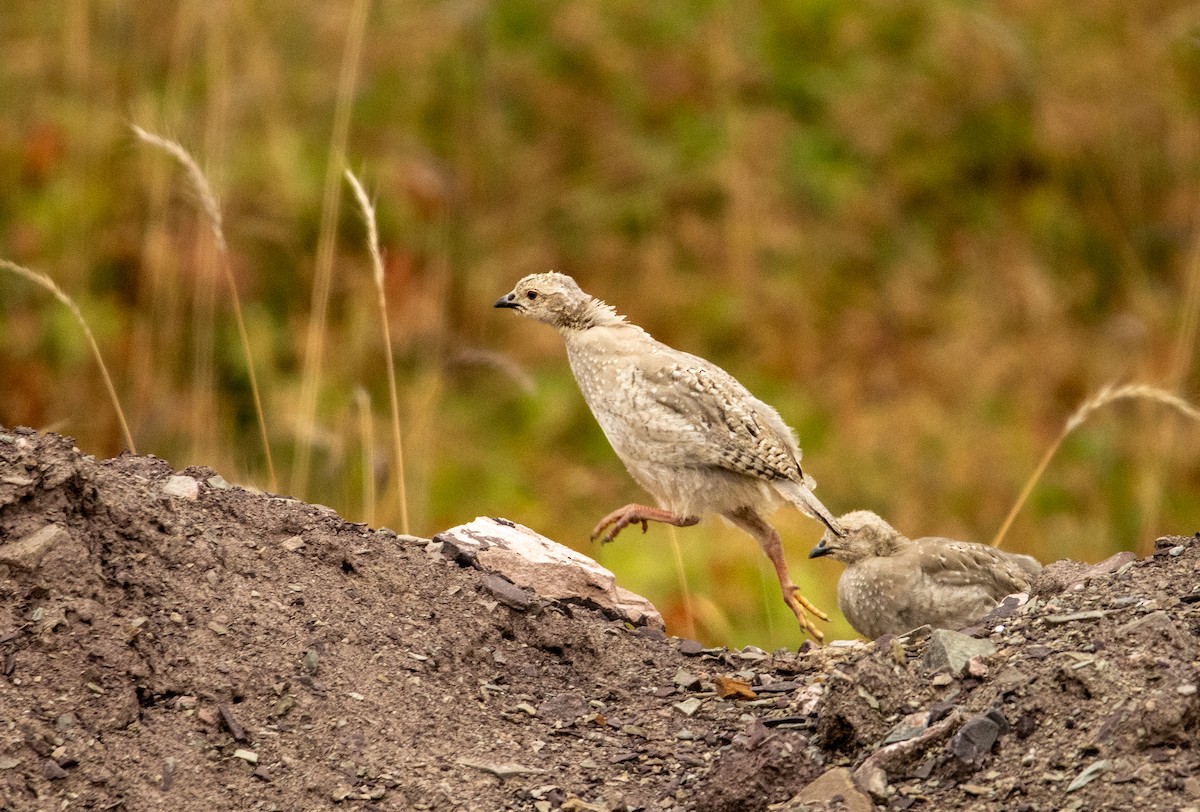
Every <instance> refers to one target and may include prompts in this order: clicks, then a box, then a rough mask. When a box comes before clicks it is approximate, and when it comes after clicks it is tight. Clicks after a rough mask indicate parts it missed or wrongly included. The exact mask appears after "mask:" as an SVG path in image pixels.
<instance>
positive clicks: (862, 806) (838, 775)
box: [786, 767, 875, 812]
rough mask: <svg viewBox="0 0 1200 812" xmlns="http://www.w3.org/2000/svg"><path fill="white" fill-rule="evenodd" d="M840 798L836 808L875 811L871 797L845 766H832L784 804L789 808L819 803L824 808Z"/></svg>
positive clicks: (850, 810)
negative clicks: (859, 786)
mask: <svg viewBox="0 0 1200 812" xmlns="http://www.w3.org/2000/svg"><path fill="white" fill-rule="evenodd" d="M837 798H840V799H841V801H840V805H839V806H837V807H836V808H837V809H841V810H843V812H875V804H874V803H872V802H871V798H870V797H869V796H868V795H867V794H866V793H865V792H863V791H862V790H861V789H859V788H858V785H857V784H855V783H854V779H853V778H852V777H851V776H850V771H849V770H848V769H846V768H845V767H833V768H832V769H829V770H826V771H825V772H823V773H821V775H820V777H819V778H817V779H816V780H815V781H813V782H812V783H811V784H809V785H808V786H806V787H805V788H804V789H802V790H800V792H799V793H798V794H797V795H796V796H795V797H793V798H792V799H791V800H790V801H788V803H787V804H786V806H787V807H789V808H801V809H802V808H804V807H803V804H812V803H816V804H821V805H822V806H821V807H819V808H825V807H826V806H827V805H830V808H834V807H832V806H831V805H832V804H833V803H835V799H837Z"/></svg>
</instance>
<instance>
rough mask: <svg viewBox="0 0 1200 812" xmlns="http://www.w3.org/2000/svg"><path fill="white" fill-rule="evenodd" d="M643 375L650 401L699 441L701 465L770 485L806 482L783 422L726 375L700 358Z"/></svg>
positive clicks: (643, 372) (698, 449) (667, 365)
mask: <svg viewBox="0 0 1200 812" xmlns="http://www.w3.org/2000/svg"><path fill="white" fill-rule="evenodd" d="M642 376H643V379H644V385H645V387H646V391H647V393H648V395H649V396H650V398H652V400H653V401H654V402H655V403H657V404H658V405H660V406H662V407H663V408H664V409H665V410H667V411H668V412H671V413H673V414H675V415H677V417H678V420H679V424H680V433H681V437H682V438H684V439H689V440H691V441H693V442H695V447H696V450H697V455H698V462H699V463H700V464H703V465H710V466H712V467H714V468H723V469H725V470H728V471H734V472H737V473H740V474H746V475H748V476H754V477H758V478H759V479H765V480H772V479H790V480H794V481H800V480H801V478H802V477H803V474H802V473H801V471H800V462H799V459H798V455H797V454H796V453H795V451H794V450H793V447H794V443H789V442H788V440H787V439H786V438H784V437H781V436H780V431H779V429H780V428H784V430H785V431H786V427H783V426H782V421H781V420H779V418H778V416H777V415H775V416H773V415H771V414H770V413H768V412H764V409H769V407H767V406H766V405H765V404H763V403H762V402H761V401H759V400H757V399H756V398H755V397H754V396H753V395H751V394H750V393H749V392H748V391H747V390H746V388H745V387H744V386H742V385H741V384H740V383H738V382H737V380H735V379H734V378H733V377H732V376H731V375H729V374H728V373H727V372H725V371H724V370H722V369H720V368H719V367H716V366H713V365H711V364H709V363H708V362H706V361H703V360H702V359H699V358H695V359H694V360H693V361H690V362H687V363H669V364H665V365H663V366H660V367H657V368H654V369H644V370H642ZM772 424H776V425H772Z"/></svg>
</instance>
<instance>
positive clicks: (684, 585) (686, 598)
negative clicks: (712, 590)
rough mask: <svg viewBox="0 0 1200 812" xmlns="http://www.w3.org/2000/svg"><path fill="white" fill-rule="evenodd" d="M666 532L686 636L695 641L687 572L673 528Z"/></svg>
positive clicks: (669, 527) (690, 591) (694, 623)
mask: <svg viewBox="0 0 1200 812" xmlns="http://www.w3.org/2000/svg"><path fill="white" fill-rule="evenodd" d="M667 531H668V533H669V534H670V536H671V550H672V551H673V552H674V553H675V574H676V576H677V577H678V578H679V594H680V595H681V596H682V597H683V611H684V621H685V623H686V624H687V625H686V627H685V628H686V631H687V636H688V637H690V638H691V639H693V640H696V639H698V638H697V636H696V613H695V611H694V609H693V608H692V607H693V604H692V590H691V587H689V586H688V580H687V571H686V570H685V569H684V568H683V552H682V551H681V550H680V549H679V538H678V537H677V536H676V535H675V528H674V527H671V526H670V525H668V526H667Z"/></svg>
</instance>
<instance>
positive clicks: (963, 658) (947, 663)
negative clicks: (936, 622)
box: [925, 629, 996, 676]
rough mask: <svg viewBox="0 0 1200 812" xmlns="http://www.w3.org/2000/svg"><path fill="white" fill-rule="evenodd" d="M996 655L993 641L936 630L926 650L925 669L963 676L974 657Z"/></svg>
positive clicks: (930, 636)
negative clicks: (943, 670)
mask: <svg viewBox="0 0 1200 812" xmlns="http://www.w3.org/2000/svg"><path fill="white" fill-rule="evenodd" d="M995 653H996V646H995V644H994V643H992V641H991V640H978V639H976V638H974V637H968V636H967V635H965V634H961V633H959V632H955V631H951V630H950V629H934V630H933V632H932V633H931V634H930V635H929V646H928V648H926V649H925V667H926V668H928V669H929V670H930V671H940V670H942V669H945V670H947V671H949V672H950V673H951V674H953V675H955V676H962V674H963V671H964V670H965V669H966V667H967V663H968V662H969V661H970V660H971V658H972V657H988V656H991V655H992V654H995Z"/></svg>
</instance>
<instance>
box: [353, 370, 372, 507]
mask: <svg viewBox="0 0 1200 812" xmlns="http://www.w3.org/2000/svg"><path fill="white" fill-rule="evenodd" d="M354 406H355V409H356V410H357V412H358V437H359V447H360V448H361V450H362V459H361V462H360V464H361V465H362V489H363V507H362V509H363V519H364V520H365V521H366V523H367V524H368V525H370V526H371V527H374V526H375V426H374V421H373V420H372V419H371V417H372V415H371V394H370V393H369V392H368V391H367V390H366V389H364V388H363V387H361V386H359V387H355V389H354Z"/></svg>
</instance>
